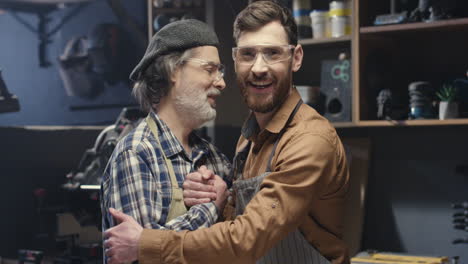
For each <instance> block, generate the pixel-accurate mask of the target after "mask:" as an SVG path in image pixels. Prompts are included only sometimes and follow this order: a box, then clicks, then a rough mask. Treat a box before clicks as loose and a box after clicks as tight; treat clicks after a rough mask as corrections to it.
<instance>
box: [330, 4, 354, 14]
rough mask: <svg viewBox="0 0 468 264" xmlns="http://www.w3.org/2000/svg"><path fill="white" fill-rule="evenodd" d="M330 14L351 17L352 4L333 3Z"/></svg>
mask: <svg viewBox="0 0 468 264" xmlns="http://www.w3.org/2000/svg"><path fill="white" fill-rule="evenodd" d="M334 12H336V13H334ZM330 13H331V15H337V16H349V15H350V13H351V3H350V2H349V1H331V2H330Z"/></svg>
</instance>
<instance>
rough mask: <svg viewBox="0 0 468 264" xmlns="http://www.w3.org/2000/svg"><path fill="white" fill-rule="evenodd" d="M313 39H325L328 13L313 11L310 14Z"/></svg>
mask: <svg viewBox="0 0 468 264" xmlns="http://www.w3.org/2000/svg"><path fill="white" fill-rule="evenodd" d="M310 19H311V21H312V35H313V38H325V37H326V36H327V31H328V11H323V10H313V11H312V12H310Z"/></svg>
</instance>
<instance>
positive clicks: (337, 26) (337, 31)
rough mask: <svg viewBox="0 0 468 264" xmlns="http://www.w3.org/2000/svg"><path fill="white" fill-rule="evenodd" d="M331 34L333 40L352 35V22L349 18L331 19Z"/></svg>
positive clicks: (336, 17)
mask: <svg viewBox="0 0 468 264" xmlns="http://www.w3.org/2000/svg"><path fill="white" fill-rule="evenodd" d="M330 34H331V36H332V37H333V38H338V37H342V36H345V35H350V34H351V21H350V17H349V16H332V17H330Z"/></svg>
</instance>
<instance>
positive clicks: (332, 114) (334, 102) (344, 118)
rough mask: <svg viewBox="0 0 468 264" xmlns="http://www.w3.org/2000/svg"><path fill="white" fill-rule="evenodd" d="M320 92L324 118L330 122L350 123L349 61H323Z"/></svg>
mask: <svg viewBox="0 0 468 264" xmlns="http://www.w3.org/2000/svg"><path fill="white" fill-rule="evenodd" d="M320 91H321V92H322V93H323V94H324V95H325V98H326V99H325V113H324V116H325V117H326V118H328V119H329V120H330V121H332V122H349V121H351V97H352V91H351V61H350V60H324V61H322V74H321V82H320Z"/></svg>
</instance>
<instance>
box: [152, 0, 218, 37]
mask: <svg viewBox="0 0 468 264" xmlns="http://www.w3.org/2000/svg"><path fill="white" fill-rule="evenodd" d="M146 1H147V11H148V37H149V39H150V38H151V37H152V36H153V34H154V33H155V32H154V26H153V25H154V19H155V18H156V16H157V15H161V14H167V15H170V16H171V17H172V16H173V17H177V18H179V19H180V17H182V16H183V15H184V14H190V15H191V16H193V17H195V18H196V19H199V20H202V21H205V22H207V23H210V21H209V20H210V19H211V18H210V15H209V12H208V11H207V10H210V6H212V1H213V0H203V3H202V5H201V6H200V7H199V6H192V7H185V6H181V7H154V5H153V0H146Z"/></svg>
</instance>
